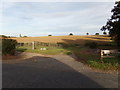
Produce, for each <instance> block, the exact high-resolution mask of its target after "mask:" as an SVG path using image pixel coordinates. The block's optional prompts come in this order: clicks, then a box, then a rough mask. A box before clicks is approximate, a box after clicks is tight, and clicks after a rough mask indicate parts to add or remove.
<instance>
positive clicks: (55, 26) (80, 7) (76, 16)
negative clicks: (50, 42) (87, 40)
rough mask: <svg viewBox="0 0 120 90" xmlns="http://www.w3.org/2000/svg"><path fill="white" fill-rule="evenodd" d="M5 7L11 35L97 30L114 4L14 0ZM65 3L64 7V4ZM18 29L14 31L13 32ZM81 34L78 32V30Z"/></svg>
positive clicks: (5, 28) (5, 17)
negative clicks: (18, 0) (16, 0)
mask: <svg viewBox="0 0 120 90" xmlns="http://www.w3.org/2000/svg"><path fill="white" fill-rule="evenodd" d="M7 5H8V6H5V8H3V10H4V12H3V27H4V28H3V29H4V32H6V33H8V31H10V32H11V31H12V32H11V34H15V32H16V33H22V32H23V33H26V34H27V32H29V34H30V33H31V35H33V34H35V35H36V34H37V33H43V32H45V33H47V34H48V33H51V32H55V34H57V33H60V32H66V33H69V32H81V33H83V32H92V33H94V32H96V31H97V30H98V31H99V29H100V27H102V25H104V23H105V22H106V20H107V19H108V17H109V16H110V14H111V12H110V10H111V8H112V7H113V5H114V3H103V2H102V3H95V2H94V3H11V4H7ZM60 6H61V7H60ZM13 32H14V33H13ZM76 34H77V33H76Z"/></svg>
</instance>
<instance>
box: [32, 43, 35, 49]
mask: <svg viewBox="0 0 120 90" xmlns="http://www.w3.org/2000/svg"><path fill="white" fill-rule="evenodd" d="M32 49H33V50H34V49H35V41H33V42H32Z"/></svg>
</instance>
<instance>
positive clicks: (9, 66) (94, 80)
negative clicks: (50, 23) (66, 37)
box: [2, 53, 118, 88]
mask: <svg viewBox="0 0 120 90" xmlns="http://www.w3.org/2000/svg"><path fill="white" fill-rule="evenodd" d="M24 55H26V56H27V58H24V59H23V58H21V59H19V60H6V61H3V63H2V87H3V88H118V75H117V74H109V73H102V72H95V71H94V70H92V69H91V68H89V67H87V66H85V65H84V64H82V63H80V62H79V63H78V62H77V61H75V60H74V58H72V57H71V56H68V55H54V56H43V55H39V54H34V53H24Z"/></svg>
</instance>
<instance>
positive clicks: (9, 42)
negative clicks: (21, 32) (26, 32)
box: [2, 39, 17, 55]
mask: <svg viewBox="0 0 120 90" xmlns="http://www.w3.org/2000/svg"><path fill="white" fill-rule="evenodd" d="M16 45H17V41H16V40H13V39H2V54H3V55H6V54H10V55H14V54H15V48H16Z"/></svg>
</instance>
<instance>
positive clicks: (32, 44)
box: [17, 41, 62, 49]
mask: <svg viewBox="0 0 120 90" xmlns="http://www.w3.org/2000/svg"><path fill="white" fill-rule="evenodd" d="M17 46H18V47H19V46H30V47H31V48H32V49H35V48H37V47H40V46H44V47H62V44H61V43H45V42H38V41H33V42H31V43H28V42H24V43H23V42H19V43H18V44H17Z"/></svg>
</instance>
